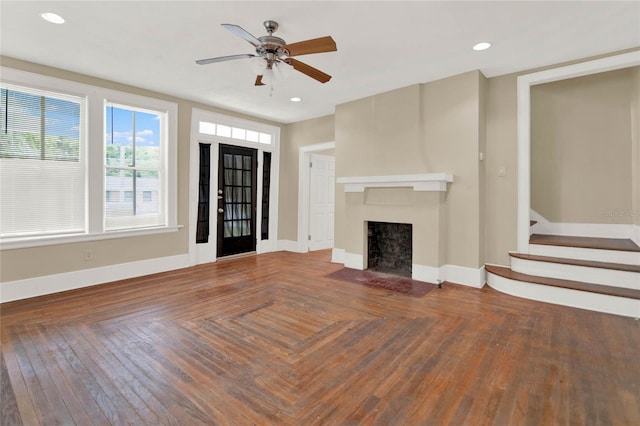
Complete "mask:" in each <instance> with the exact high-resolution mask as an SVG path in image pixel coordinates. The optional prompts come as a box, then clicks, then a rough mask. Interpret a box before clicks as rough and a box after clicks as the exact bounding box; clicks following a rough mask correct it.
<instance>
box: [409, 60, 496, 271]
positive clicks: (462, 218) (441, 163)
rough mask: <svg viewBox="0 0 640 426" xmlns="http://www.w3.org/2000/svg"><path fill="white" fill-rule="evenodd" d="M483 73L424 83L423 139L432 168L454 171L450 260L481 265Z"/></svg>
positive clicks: (448, 226)
mask: <svg viewBox="0 0 640 426" xmlns="http://www.w3.org/2000/svg"><path fill="white" fill-rule="evenodd" d="M485 83H486V79H485V77H484V76H483V75H482V74H481V73H480V72H479V71H472V72H468V73H465V74H460V75H457V76H453V77H449V78H446V79H442V80H438V81H434V82H430V83H426V84H424V85H423V92H422V96H423V111H422V117H423V123H424V144H425V149H426V152H427V157H428V160H427V162H428V168H429V170H432V171H436V172H447V173H452V174H453V176H454V182H453V184H451V185H449V190H448V192H447V194H446V212H445V214H446V224H445V229H446V231H445V233H444V235H445V236H446V237H445V238H446V256H445V259H446V263H447V264H451V265H457V266H466V267H471V268H477V267H480V266H481V265H483V264H484V256H483V253H484V244H485V242H484V223H482V218H483V212H482V205H483V204H484V199H483V198H484V193H483V189H482V188H481V187H482V180H483V177H482V176H481V174H482V173H481V170H482V169H481V164H482V163H481V162H480V160H479V156H480V152H481V148H482V147H483V146H484V145H485V140H484V139H485V138H484V135H482V134H481V133H482V130H483V129H484V124H482V123H481V117H483V116H484V109H485V105H484V104H485V99H484V97H485V90H484V86H485Z"/></svg>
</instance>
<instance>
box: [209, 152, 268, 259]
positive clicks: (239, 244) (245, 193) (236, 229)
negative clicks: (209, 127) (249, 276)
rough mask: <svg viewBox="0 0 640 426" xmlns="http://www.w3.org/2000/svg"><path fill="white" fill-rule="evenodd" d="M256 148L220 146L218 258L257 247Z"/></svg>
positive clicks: (253, 249) (250, 250)
mask: <svg viewBox="0 0 640 426" xmlns="http://www.w3.org/2000/svg"><path fill="white" fill-rule="evenodd" d="M257 169H258V164H257V150H256V149H252V148H243V147H238V146H231V145H223V144H221V145H220V148H219V157H218V189H217V200H218V207H217V208H218V221H217V222H218V239H217V253H218V256H219V257H222V256H229V255H233V254H240V253H247V252H252V251H255V250H256V214H257V206H256V199H257V176H258V173H257Z"/></svg>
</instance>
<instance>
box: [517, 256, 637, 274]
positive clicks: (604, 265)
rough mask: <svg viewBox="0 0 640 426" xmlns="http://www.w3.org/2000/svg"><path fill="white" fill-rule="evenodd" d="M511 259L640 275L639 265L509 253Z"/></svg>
mask: <svg viewBox="0 0 640 426" xmlns="http://www.w3.org/2000/svg"><path fill="white" fill-rule="evenodd" d="M509 255H510V256H511V257H515V258H518V259H523V260H532V261H536V262H548V263H559V264H562V265H574V266H585V267H589V268H598V269H613V270H616V271H626V272H638V273H640V265H626V264H623V263H612V262H599V261H594V260H582V259H568V258H563V257H551V256H538V255H534V254H523V253H509Z"/></svg>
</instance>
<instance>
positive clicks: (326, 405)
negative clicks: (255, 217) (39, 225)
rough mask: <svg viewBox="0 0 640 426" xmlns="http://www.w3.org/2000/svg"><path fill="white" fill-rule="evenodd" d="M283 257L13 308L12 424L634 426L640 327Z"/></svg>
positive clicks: (320, 255)
mask: <svg viewBox="0 0 640 426" xmlns="http://www.w3.org/2000/svg"><path fill="white" fill-rule="evenodd" d="M329 259H330V254H329V253H328V252H326V251H323V252H315V253H310V254H294V253H283V252H281V253H271V254H265V255H260V256H254V257H248V258H241V259H234V260H229V261H225V262H220V263H218V264H211V265H204V266H197V267H194V268H187V269H183V270H179V271H173V272H168V273H163V274H156V275H151V276H147V277H141V278H136V279H130V280H125V281H121V282H116V283H111V284H107V285H102V286H96V287H91V288H86V289H80V290H75V291H72V292H68V293H62V294H58V295H50V296H45V297H42V298H37V299H31V300H25V301H18V302H12V303H7V304H4V305H2V306H1V320H2V323H1V331H2V357H1V359H0V361H1V362H0V367H1V370H0V372H1V373H2V377H1V386H2V389H1V390H2V424H3V425H14V424H24V425H53V424H65V425H66V424H77V425H92V424H95V425H106V424H113V425H124V424H135V425H144V424H152V425H164V424H174V425H197V424H220V425H227V424H228V425H254V424H256V425H315V424H328V425H333V424H339V425H361V424H362V425H370V424H376V425H431V424H432V425H443V424H451V425H492V424H493V425H522V424H530V425H544V424H548V425H563V424H579V425H591V424H592V425H637V424H639V423H640V364H639V360H640V321H635V320H633V319H629V318H624V317H617V316H613V315H606V314H600V313H595V312H589V311H582V310H578V309H572V308H565V307H559V306H554V305H549V304H544V303H539V302H534V301H530V300H524V299H518V298H515V297H511V296H508V295H505V294H501V293H498V292H496V291H494V290H492V289H490V288H486V287H485V288H483V289H481V290H480V289H473V288H468V287H463V286H459V285H455V284H449V283H445V284H444V285H443V288H442V289H435V290H432V291H431V292H429V293H428V294H427V295H425V296H424V297H422V298H415V297H409V296H404V295H402V294H399V293H395V292H391V291H388V290H383V289H376V288H371V287H367V286H362V285H358V284H351V283H347V282H343V281H337V280H331V279H329V278H326V277H325V275H327V274H328V273H331V272H333V271H336V270H338V269H340V268H341V265H335V264H331V263H330V262H329Z"/></svg>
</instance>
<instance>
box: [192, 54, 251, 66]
mask: <svg viewBox="0 0 640 426" xmlns="http://www.w3.org/2000/svg"><path fill="white" fill-rule="evenodd" d="M254 56H256V55H251V54H249V53H245V54H243V55H230V56H218V57H217V58H209V59H198V60H197V61H196V64H198V65H206V64H212V63H214V62H224V61H233V60H234V59H244V58H253V57H254Z"/></svg>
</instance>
